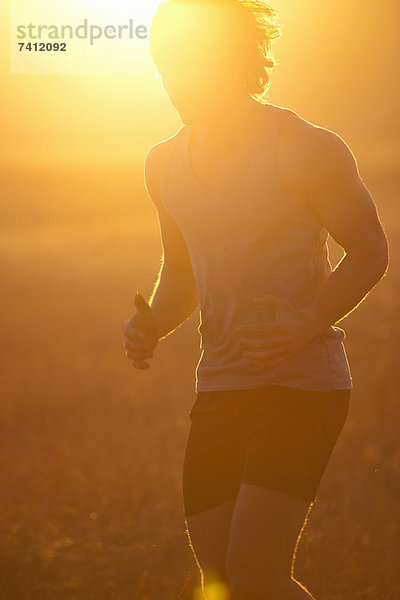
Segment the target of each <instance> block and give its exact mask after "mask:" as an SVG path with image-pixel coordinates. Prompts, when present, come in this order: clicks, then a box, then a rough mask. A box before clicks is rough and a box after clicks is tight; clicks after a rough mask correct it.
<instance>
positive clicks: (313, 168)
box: [301, 128, 389, 335]
mask: <svg viewBox="0 0 400 600" xmlns="http://www.w3.org/2000/svg"><path fill="white" fill-rule="evenodd" d="M305 148H306V152H305V153H304V154H303V157H305V158H302V160H301V162H302V167H303V168H302V175H301V177H302V181H301V183H302V185H301V187H302V188H303V193H304V194H305V195H306V196H307V198H308V200H309V202H310V204H311V206H312V208H313V209H314V210H315V212H316V213H317V214H318V216H319V218H320V219H321V221H322V223H323V224H324V226H325V227H326V229H327V230H328V232H329V234H330V235H331V236H332V238H333V239H334V240H335V241H336V242H337V243H338V244H339V245H340V246H341V247H342V248H343V249H344V251H345V254H344V256H343V258H342V259H341V261H340V262H339V263H338V265H337V266H336V267H335V269H334V270H333V271H332V273H331V275H330V277H329V278H328V279H327V281H326V282H325V284H324V285H323V286H322V287H321V288H320V289H319V290H318V291H317V292H316V294H315V296H314V298H313V300H312V301H311V302H310V304H308V305H307V306H306V307H304V308H303V309H302V311H301V312H302V313H303V315H304V316H306V317H307V318H308V319H309V323H310V327H311V328H312V330H313V331H314V332H315V334H316V335H318V334H319V333H321V332H322V331H324V330H325V329H326V328H327V327H329V325H333V324H335V323H337V322H338V321H340V320H341V319H343V318H344V317H346V316H347V315H348V314H349V313H350V312H352V311H353V310H354V309H355V308H356V307H357V306H358V305H359V304H360V302H361V301H362V300H363V299H364V298H365V297H366V296H367V294H368V292H369V291H370V290H371V289H372V288H373V287H374V286H375V285H376V283H377V282H378V281H380V279H381V278H382V277H383V276H384V275H385V273H386V271H387V268H388V265H389V252H388V241H387V237H386V234H385V232H384V230H383V227H382V224H381V222H380V219H379V216H378V213H377V209H376V206H375V203H374V201H373V199H372V196H371V194H370V193H369V191H368V190H367V188H366V186H365V185H364V183H363V181H362V179H361V177H360V175H359V172H358V168H357V163H356V160H355V158H354V156H353V154H352V152H351V150H350V148H349V147H348V146H347V144H346V143H345V142H344V141H343V140H342V139H341V138H340V137H339V136H338V135H337V134H335V133H333V132H331V131H329V130H326V129H322V128H312V130H308V141H307V144H306V146H305Z"/></svg>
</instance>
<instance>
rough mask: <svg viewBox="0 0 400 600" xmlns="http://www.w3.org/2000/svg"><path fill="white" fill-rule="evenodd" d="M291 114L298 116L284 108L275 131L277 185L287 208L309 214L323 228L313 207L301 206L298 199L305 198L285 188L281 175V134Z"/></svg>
mask: <svg viewBox="0 0 400 600" xmlns="http://www.w3.org/2000/svg"><path fill="white" fill-rule="evenodd" d="M289 114H292V115H294V116H298V115H297V114H296V112H294V111H293V110H291V109H290V108H283V109H282V113H281V114H280V115H279V116H278V119H277V121H278V122H277V125H276V130H275V143H274V162H275V165H274V166H275V169H274V170H275V173H276V180H277V184H278V186H279V189H280V190H281V191H282V194H283V196H284V197H285V199H286V205H287V207H288V208H289V209H290V210H291V211H292V212H294V213H295V214H302V215H304V214H307V215H308V216H309V217H311V218H313V219H314V220H315V222H316V223H318V225H319V227H320V228H321V227H323V223H322V222H321V219H320V218H319V216H318V215H317V214H316V213H315V212H314V211H313V210H312V209H311V207H309V206H308V205H306V203H304V204H300V203H299V202H298V201H297V199H298V198H302V197H303V196H302V195H301V194H294V193H291V192H289V191H288V190H287V189H286V188H285V186H284V184H283V181H282V177H281V175H280V171H279V155H278V146H279V138H280V134H281V130H282V122H283V120H284V119H285V118H286V117H287V116H288V115H289Z"/></svg>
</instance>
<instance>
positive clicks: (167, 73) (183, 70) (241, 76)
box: [150, 0, 280, 123]
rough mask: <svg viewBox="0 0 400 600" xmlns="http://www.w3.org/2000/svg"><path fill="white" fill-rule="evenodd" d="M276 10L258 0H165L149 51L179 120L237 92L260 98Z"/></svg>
mask: <svg viewBox="0 0 400 600" xmlns="http://www.w3.org/2000/svg"><path fill="white" fill-rule="evenodd" d="M279 35H280V26H279V24H278V22H277V13H276V12H275V11H274V10H273V9H272V8H271V7H270V6H268V5H267V4H265V3H264V2H262V1H260V0H164V1H163V2H162V3H161V5H160V6H159V8H158V11H157V13H156V14H155V16H154V17H153V20H152V24H151V28H150V52H151V56H152V59H153V62H154V64H155V66H156V69H157V71H158V73H159V74H160V75H161V77H162V81H163V85H164V87H165V89H166V91H167V93H168V94H169V96H170V99H171V102H172V103H173V104H174V106H175V107H176V108H177V110H178V111H179V113H180V115H181V118H182V120H183V122H186V123H189V122H190V123H201V122H203V121H204V120H207V119H208V118H209V117H210V115H212V116H215V115H216V114H218V113H219V112H221V111H222V112H223V111H224V110H226V108H227V107H228V106H229V103H231V102H236V101H237V100H238V99H240V98H241V97H244V96H246V97H252V98H257V99H263V98H264V97H265V96H266V93H267V92H268V90H269V85H270V81H269V76H268V68H271V67H273V66H274V64H275V63H274V61H273V59H272V57H271V55H270V48H271V42H272V41H273V40H274V39H276V38H277V37H279Z"/></svg>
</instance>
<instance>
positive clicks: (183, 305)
mask: <svg viewBox="0 0 400 600" xmlns="http://www.w3.org/2000/svg"><path fill="white" fill-rule="evenodd" d="M167 143H168V142H161V143H160V144H157V145H156V146H154V147H153V148H152V149H151V150H150V152H149V153H148V154H147V157H146V161H145V168H144V176H145V184H146V189H147V192H148V195H149V197H150V198H151V200H152V201H153V203H154V205H155V206H156V208H157V213H158V221H159V228H160V235H161V241H162V250H163V255H162V266H161V269H160V272H159V274H158V278H157V281H156V283H155V284H154V288H153V292H152V294H151V296H150V299H149V300H148V303H149V305H150V306H151V309H152V311H153V314H154V317H155V319H156V321H157V323H158V325H159V339H163V338H164V337H166V336H167V335H168V334H169V333H171V332H172V331H174V330H175V329H176V328H177V327H179V325H181V324H182V323H183V322H184V321H185V320H186V319H188V318H189V317H190V315H191V314H192V313H193V312H194V310H195V309H196V308H197V307H198V305H199V297H198V291H197V286H196V282H195V279H194V275H193V270H192V264H191V260H190V255H189V252H188V249H187V246H186V242H185V240H184V238H183V235H182V233H181V230H180V229H179V227H178V225H177V224H176V222H175V221H174V219H173V218H172V217H171V215H170V214H169V213H168V212H167V210H166V209H165V207H164V205H163V203H162V200H161V194H160V181H161V176H162V174H163V172H164V171H163V169H164V168H165V161H166V154H167V151H168V149H167V147H166V144H167Z"/></svg>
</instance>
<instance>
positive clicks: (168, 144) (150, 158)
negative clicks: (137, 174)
mask: <svg viewBox="0 0 400 600" xmlns="http://www.w3.org/2000/svg"><path fill="white" fill-rule="evenodd" d="M184 127H185V126H184V125H183V126H182V127H181V128H180V129H179V130H178V131H177V133H175V134H174V135H172V136H171V137H169V138H166V139H165V140H161V142H157V144H154V145H153V146H152V147H151V148H150V150H148V152H147V154H146V157H145V159H144V180H145V185H146V189H147V191H148V193H149V195H150V197H151V199H152V200H153V202H154V203H155V204H156V205H157V206H159V207H161V193H162V190H161V187H160V186H161V178H162V176H163V173H164V172H165V171H164V169H165V167H166V165H167V160H168V158H169V157H170V156H171V155H172V152H173V151H174V149H175V148H176V145H177V143H178V141H179V139H180V136H181V135H182V132H183V129H184Z"/></svg>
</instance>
